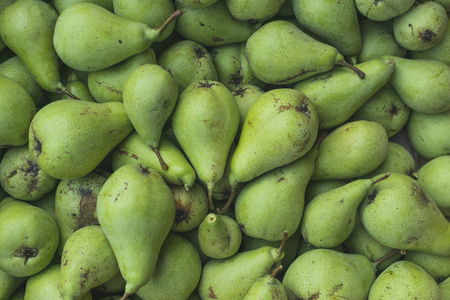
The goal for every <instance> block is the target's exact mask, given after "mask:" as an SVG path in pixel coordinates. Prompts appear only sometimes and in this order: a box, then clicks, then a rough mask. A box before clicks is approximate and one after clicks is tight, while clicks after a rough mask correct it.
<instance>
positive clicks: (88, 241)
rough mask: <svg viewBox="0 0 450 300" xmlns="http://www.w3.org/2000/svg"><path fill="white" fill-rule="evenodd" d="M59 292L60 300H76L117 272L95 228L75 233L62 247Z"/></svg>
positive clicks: (99, 230)
mask: <svg viewBox="0 0 450 300" xmlns="http://www.w3.org/2000/svg"><path fill="white" fill-rule="evenodd" d="M60 269H61V273H60V280H59V292H60V293H61V296H62V299H63V300H71V299H74V300H79V299H82V298H83V297H84V295H86V294H87V293H88V292H89V291H90V290H91V289H93V288H95V287H97V286H99V285H101V284H103V283H105V282H106V281H108V280H110V279H111V278H113V277H114V276H115V275H116V274H117V273H118V272H119V267H118V265H117V260H116V257H115V256H114V252H113V250H112V248H111V245H110V244H109V242H108V239H107V238H106V236H105V233H104V232H103V230H102V228H101V227H100V226H98V225H91V226H86V227H83V228H81V229H79V230H77V231H75V232H74V233H73V234H72V235H71V236H70V237H69V239H68V240H67V242H66V244H65V245H64V251H63V254H62V257H61V268H60Z"/></svg>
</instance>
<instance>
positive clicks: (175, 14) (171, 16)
mask: <svg viewBox="0 0 450 300" xmlns="http://www.w3.org/2000/svg"><path fill="white" fill-rule="evenodd" d="M179 16H181V11H180V10H179V9H177V10H176V11H175V12H174V13H173V14H171V15H170V17H169V18H168V19H167V20H165V21H164V23H163V24H162V25H161V26H160V27H159V28H158V29H157V31H158V32H159V35H161V34H163V32H164V30H166V28H167V26H169V24H170V23H171V22H172V21H173V20H175V19H177V18H178V17H179Z"/></svg>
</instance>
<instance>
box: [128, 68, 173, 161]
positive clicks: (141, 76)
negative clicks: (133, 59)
mask: <svg viewBox="0 0 450 300" xmlns="http://www.w3.org/2000/svg"><path fill="white" fill-rule="evenodd" d="M177 100H178V86H177V83H176V82H175V79H174V78H173V76H172V75H171V74H170V73H169V72H168V71H166V70H165V69H164V68H163V67H161V66H159V65H156V64H144V65H142V66H139V67H138V68H136V69H135V70H134V71H133V72H132V73H131V74H130V75H129V76H128V78H127V79H126V81H125V83H124V85H123V106H124V108H125V111H126V113H127V116H128V118H129V119H130V121H131V123H132V124H133V127H134V128H135V130H136V132H137V133H138V134H139V136H140V137H141V138H142V139H143V140H144V142H145V144H147V145H148V146H149V147H150V148H152V150H153V152H154V153H155V154H156V156H157V157H158V160H159V162H160V164H161V169H163V170H167V169H168V166H167V164H166V163H165V162H164V160H163V159H162V157H161V155H160V153H159V141H160V138H161V133H162V130H163V127H164V124H165V123H166V121H167V120H168V119H169V117H170V116H171V114H172V112H173V110H174V108H175V105H176V104H177Z"/></svg>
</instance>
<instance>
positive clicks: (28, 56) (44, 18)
mask: <svg viewBox="0 0 450 300" xmlns="http://www.w3.org/2000/svg"><path fill="white" fill-rule="evenodd" d="M57 18H58V13H57V12H56V10H55V9H54V8H53V7H52V6H51V5H50V4H48V3H47V2H45V1H36V0H20V1H15V2H14V3H13V4H12V5H9V6H7V7H6V8H5V9H4V10H3V12H2V14H1V17H0V28H1V30H0V34H1V37H2V39H3V41H4V42H5V43H6V45H7V46H8V47H9V48H10V49H11V50H13V51H14V53H16V54H17V56H18V57H19V58H20V59H21V60H22V62H23V63H24V64H25V65H26V66H27V68H28V69H29V70H30V73H31V74H32V75H33V76H34V78H35V79H36V81H37V82H38V83H39V85H40V86H41V87H42V88H43V89H44V90H47V91H49V92H56V91H58V90H61V89H62V88H63V86H62V84H61V83H60V77H59V64H58V55H57V54H56V51H55V48H54V47H53V32H54V28H55V24H56V20H57ZM29 23H32V24H33V25H32V26H28V24H29Z"/></svg>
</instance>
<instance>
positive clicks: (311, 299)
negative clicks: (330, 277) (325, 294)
mask: <svg viewBox="0 0 450 300" xmlns="http://www.w3.org/2000/svg"><path fill="white" fill-rule="evenodd" d="M319 298H320V292H319V291H317V292H315V293H314V294H312V295H311V296H309V297H308V300H316V299H319Z"/></svg>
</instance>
